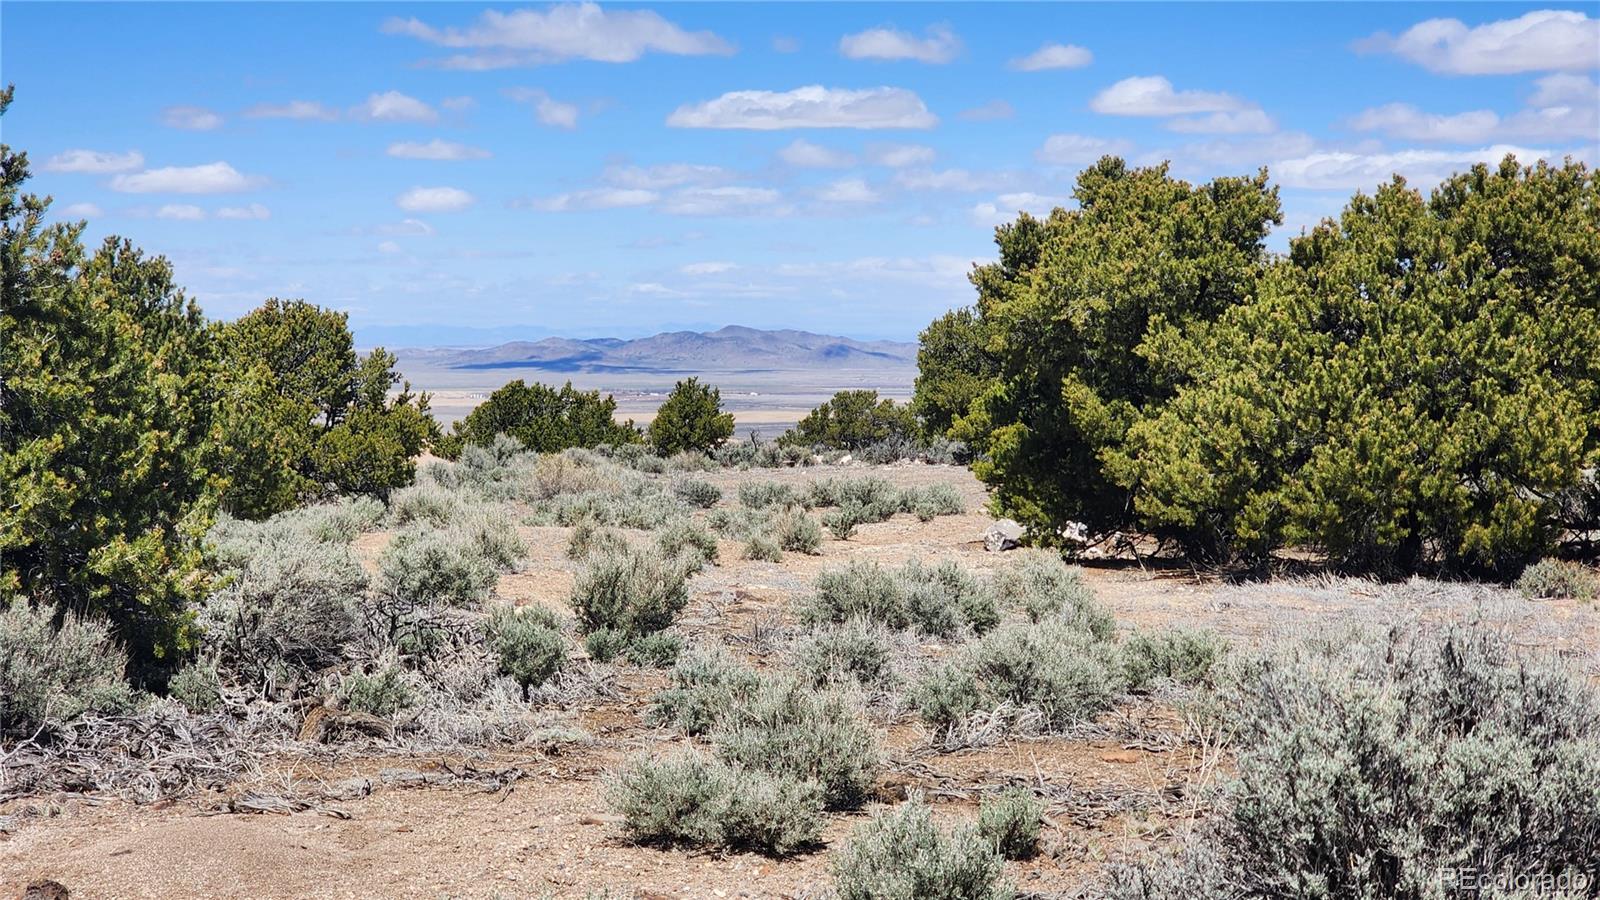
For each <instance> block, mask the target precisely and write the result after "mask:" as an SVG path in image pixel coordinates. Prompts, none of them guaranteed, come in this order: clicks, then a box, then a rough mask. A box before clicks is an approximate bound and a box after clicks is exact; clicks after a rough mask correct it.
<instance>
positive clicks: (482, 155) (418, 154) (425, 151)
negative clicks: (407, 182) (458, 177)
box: [387, 138, 490, 160]
mask: <svg viewBox="0 0 1600 900" xmlns="http://www.w3.org/2000/svg"><path fill="white" fill-rule="evenodd" d="M387 152H388V154H389V155H390V156H393V157H397V158H399V159H435V160H462V159H488V158H489V156H490V153H489V151H487V150H483V149H481V148H478V147H469V146H468V145H466V144H458V143H456V142H455V141H446V140H441V139H439V138H434V139H433V140H431V141H429V142H427V143H426V144H423V143H418V142H416V141H399V142H397V143H393V144H390V145H389V149H388V151H387Z"/></svg>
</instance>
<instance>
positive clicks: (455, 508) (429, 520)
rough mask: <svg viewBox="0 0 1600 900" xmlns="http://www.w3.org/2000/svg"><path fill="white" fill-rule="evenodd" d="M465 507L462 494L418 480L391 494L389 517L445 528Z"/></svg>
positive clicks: (398, 523)
mask: <svg viewBox="0 0 1600 900" xmlns="http://www.w3.org/2000/svg"><path fill="white" fill-rule="evenodd" d="M462 511H463V509H462V503H461V498H460V497H459V496H457V495H456V494H455V493H454V492H453V491H451V490H449V489H447V488H444V487H440V486H439V485H437V484H427V483H423V484H415V485H412V486H411V487H408V488H403V489H401V490H398V491H395V492H394V493H393V494H391V495H389V521H391V522H393V523H394V524H396V525H413V524H417V523H423V524H427V525H432V526H434V527H436V528H443V527H444V526H446V525H449V524H450V523H451V522H453V521H455V519H456V517H457V516H459V515H461V513H462Z"/></svg>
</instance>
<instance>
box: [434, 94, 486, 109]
mask: <svg viewBox="0 0 1600 900" xmlns="http://www.w3.org/2000/svg"><path fill="white" fill-rule="evenodd" d="M439 105H440V106H442V107H444V108H445V109H448V110H450V111H452V112H465V111H467V110H469V109H472V108H473V107H474V106H477V105H478V101H476V100H474V99H472V98H471V97H465V96H463V97H446V98H444V99H443V100H440V101H439Z"/></svg>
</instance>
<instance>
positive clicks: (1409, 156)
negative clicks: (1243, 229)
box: [1271, 144, 1554, 190]
mask: <svg viewBox="0 0 1600 900" xmlns="http://www.w3.org/2000/svg"><path fill="white" fill-rule="evenodd" d="M1508 153H1509V154H1512V155H1514V156H1516V157H1517V159H1518V161H1520V162H1522V163H1524V164H1528V163H1532V162H1533V161H1534V160H1537V159H1550V158H1553V156H1554V154H1552V153H1551V152H1550V151H1548V150H1532V149H1528V148H1526V147H1516V146H1512V145H1509V144H1495V145H1493V146H1489V147H1482V148H1479V149H1476V150H1397V151H1393V152H1383V153H1352V152H1346V151H1330V152H1319V153H1311V154H1309V155H1306V156H1302V157H1298V158H1294V159H1281V160H1278V161H1277V162H1275V163H1273V164H1272V165H1271V169H1272V174H1273V176H1274V178H1275V179H1276V180H1277V181H1278V183H1280V184H1282V185H1283V186H1284V187H1291V188H1313V189H1327V190H1335V189H1337V190H1354V189H1357V188H1361V189H1367V190H1370V189H1371V188H1372V187H1373V186H1374V185H1377V184H1380V183H1383V182H1386V181H1388V180H1389V179H1390V178H1391V177H1392V176H1394V175H1396V174H1399V175H1403V176H1405V178H1406V180H1407V181H1409V182H1410V183H1411V184H1412V186H1414V187H1424V188H1425V187H1429V186H1431V185H1434V184H1437V183H1439V182H1440V181H1443V180H1444V179H1445V178H1447V177H1449V176H1450V175H1451V174H1453V173H1456V172H1459V171H1461V170H1462V169H1465V168H1467V167H1469V166H1472V165H1475V164H1477V163H1490V164H1493V163H1498V162H1499V161H1500V160H1501V159H1502V158H1503V157H1504V156H1505V155H1506V154H1508Z"/></svg>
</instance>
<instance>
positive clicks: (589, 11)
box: [383, 3, 733, 69]
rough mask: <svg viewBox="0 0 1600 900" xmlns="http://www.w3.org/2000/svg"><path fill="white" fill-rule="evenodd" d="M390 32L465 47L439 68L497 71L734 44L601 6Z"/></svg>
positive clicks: (387, 27)
mask: <svg viewBox="0 0 1600 900" xmlns="http://www.w3.org/2000/svg"><path fill="white" fill-rule="evenodd" d="M383 30H384V32H386V33H388V34H398V35H406V36H409V37H414V38H417V39H419V40H423V41H427V42H428V43H431V44H437V45H439V46H441V47H448V48H452V49H459V50H464V51H467V52H464V53H460V54H457V55H454V56H451V57H448V58H446V59H443V60H440V61H438V64H439V65H442V66H445V67H448V68H458V69H497V68H507V67H511V66H529V65H542V64H548V63H558V62H565V61H567V60H572V59H586V60H593V61H595V62H610V63H625V62H633V61H634V60H636V59H639V58H640V57H642V56H644V55H645V54H646V53H665V54H671V55H676V56H706V55H726V54H730V53H732V52H733V46H732V45H731V44H729V43H728V42H727V41H725V40H723V39H722V38H720V37H718V36H717V35H716V34H713V33H712V32H709V31H686V30H684V29H683V28H681V27H679V26H678V25H676V24H674V23H672V22H670V21H668V20H667V19H664V18H662V17H661V16H660V15H659V14H657V13H655V12H652V11H650V10H620V9H612V10H607V9H602V8H601V7H600V5H599V4H596V3H566V4H560V5H557V6H552V7H550V8H549V9H546V10H543V11H540V10H532V9H519V10H512V11H510V12H501V11H499V10H492V9H491V10H487V11H485V12H484V13H483V14H482V15H481V16H479V17H478V19H477V21H476V22H474V23H473V24H471V25H468V26H466V27H453V26H452V27H444V28H440V27H436V26H433V25H429V24H427V23H424V22H422V21H420V20H418V19H415V18H412V19H400V18H395V19H390V20H388V21H387V22H385V23H384V24H383Z"/></svg>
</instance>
